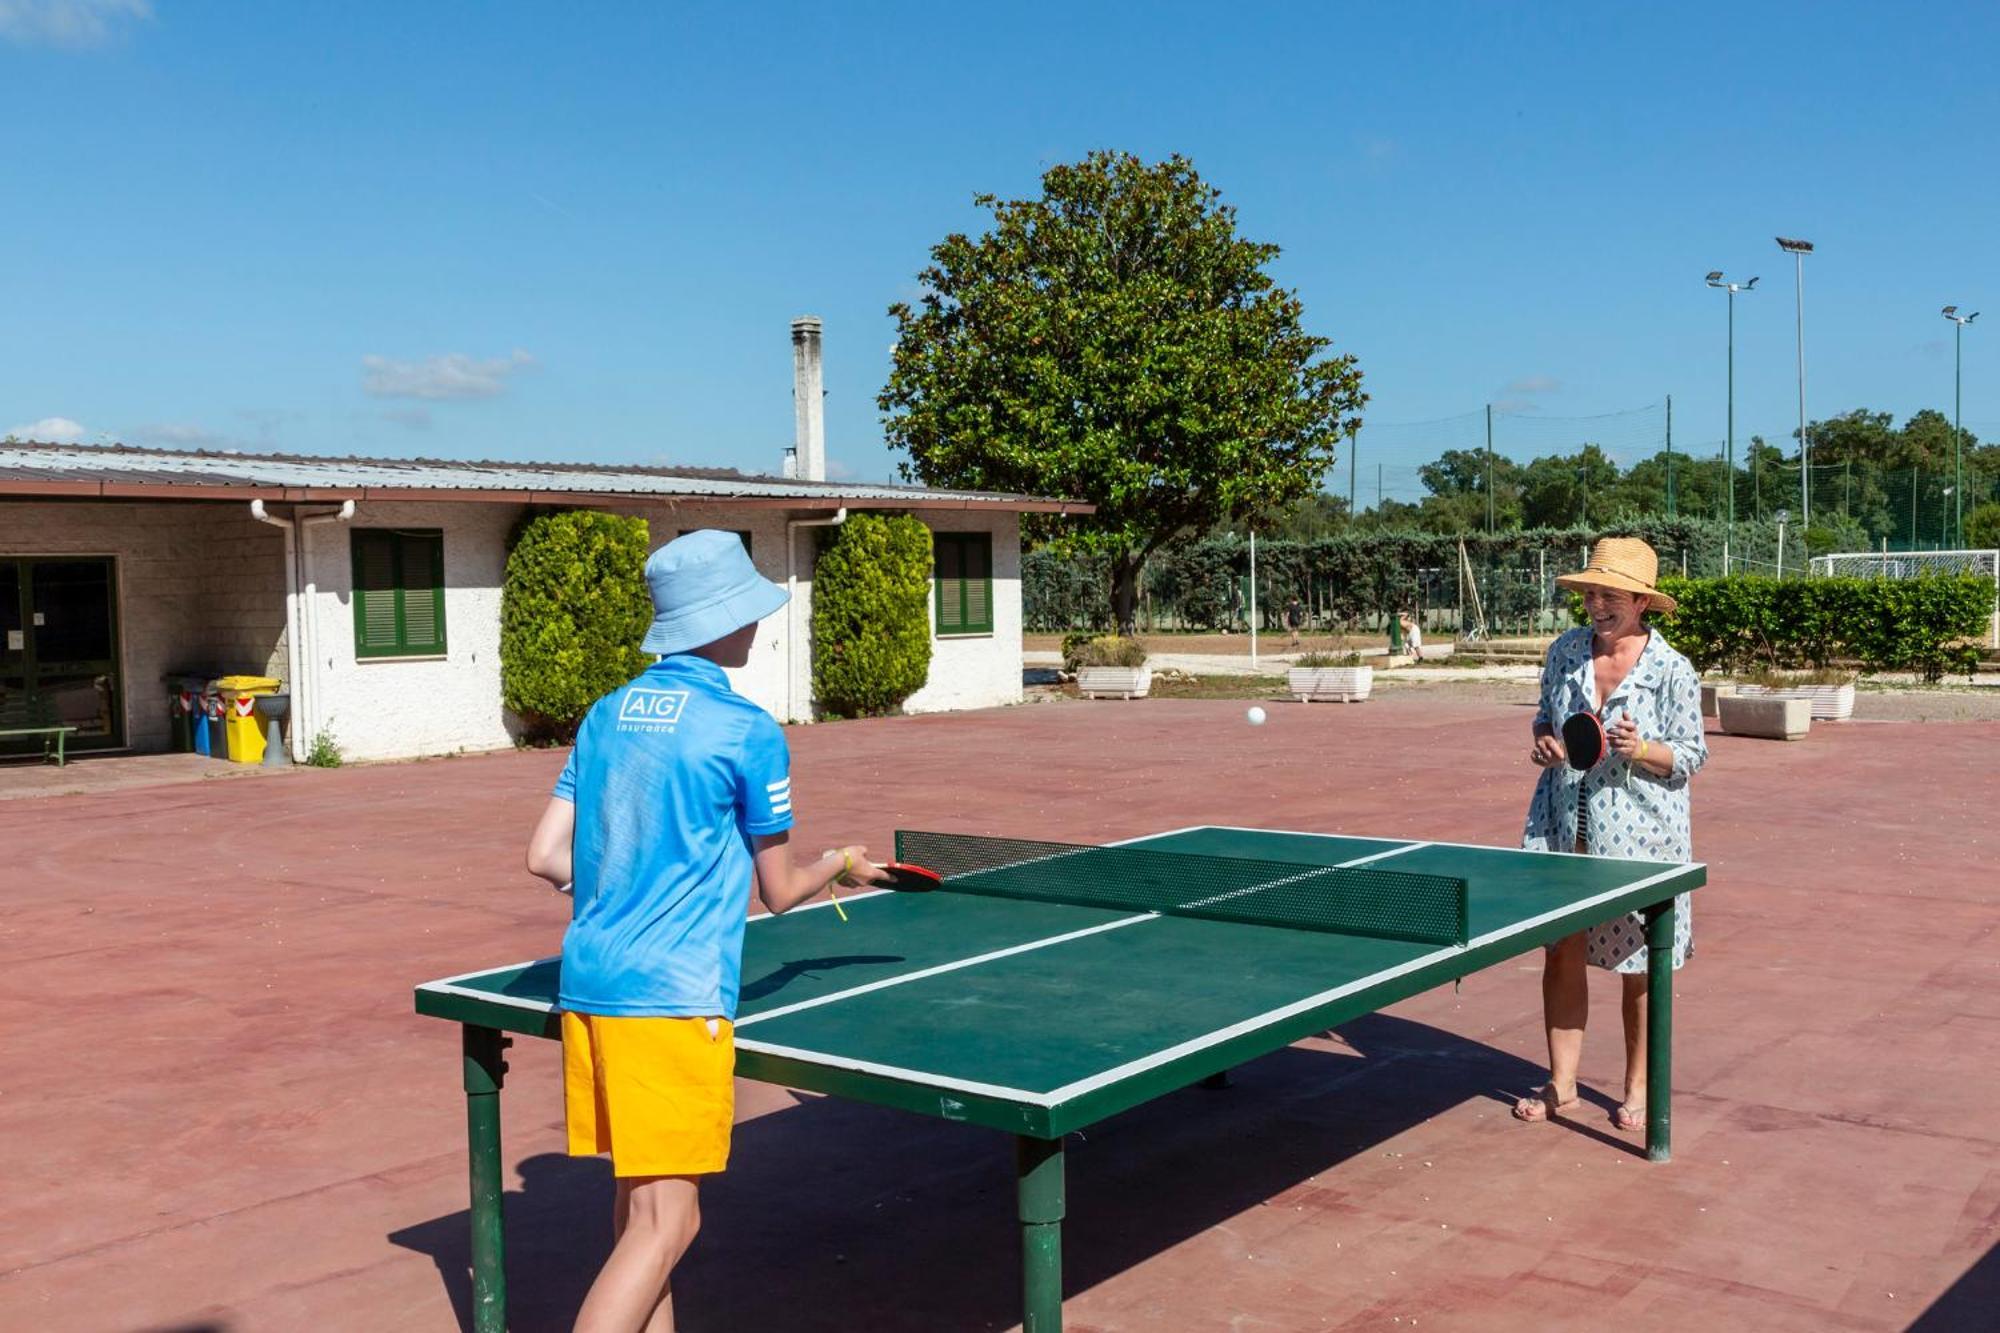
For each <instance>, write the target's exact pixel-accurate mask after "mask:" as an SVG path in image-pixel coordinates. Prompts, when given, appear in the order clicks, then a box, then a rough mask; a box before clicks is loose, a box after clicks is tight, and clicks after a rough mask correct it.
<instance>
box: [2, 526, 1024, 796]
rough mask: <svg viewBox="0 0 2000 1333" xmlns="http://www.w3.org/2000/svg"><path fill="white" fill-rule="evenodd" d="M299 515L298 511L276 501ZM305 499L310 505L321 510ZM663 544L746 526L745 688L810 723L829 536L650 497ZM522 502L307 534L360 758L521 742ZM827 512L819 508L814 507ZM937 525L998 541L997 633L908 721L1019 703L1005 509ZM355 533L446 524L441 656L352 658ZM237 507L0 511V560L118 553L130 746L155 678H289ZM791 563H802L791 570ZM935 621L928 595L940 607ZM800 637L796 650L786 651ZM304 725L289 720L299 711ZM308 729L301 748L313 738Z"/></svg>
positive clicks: (322, 655) (265, 547) (275, 544)
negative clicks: (211, 673) (508, 627)
mask: <svg viewBox="0 0 2000 1333" xmlns="http://www.w3.org/2000/svg"><path fill="white" fill-rule="evenodd" d="M272 508H273V512H274V513H277V514H280V515H282V516H290V515H291V514H292V508H291V507H290V506H273V507H272ZM326 508H327V507H326V506H317V505H314V506H305V507H303V510H304V512H309V513H318V512H325V510H326ZM629 512H632V513H635V514H638V515H640V516H642V517H644V518H645V519H646V520H647V521H648V525H649V528H650V532H651V540H652V544H653V546H654V547H656V548H657V547H659V546H661V545H664V544H665V543H666V542H668V541H671V540H673V538H674V537H676V536H678V535H680V533H682V532H684V531H689V530H692V529H694V528H701V527H715V528H725V529H730V530H735V531H745V532H748V533H749V534H750V545H751V558H752V560H753V562H754V563H755V564H756V566H757V568H758V570H759V571H760V572H761V573H762V574H763V575H764V576H765V577H766V578H769V579H771V580H772V581H773V582H775V583H777V584H779V585H781V586H784V585H785V584H786V583H787V579H788V575H790V574H792V573H794V572H795V573H796V577H795V579H794V580H793V586H794V589H795V595H794V597H793V600H792V603H791V604H790V605H789V606H788V607H786V608H785V609H784V610H782V611H780V612H779V613H778V614H777V615H775V616H773V617H772V618H771V619H770V620H768V621H766V622H765V623H764V626H763V628H762V629H760V631H759V633H758V635H757V639H756V642H755V645H754V646H753V648H752V650H751V656H750V661H749V663H748V664H747V665H746V666H744V667H742V668H740V669H736V670H733V671H731V672H730V676H731V680H732V683H733V684H734V686H735V688H736V689H737V690H738V691H739V692H740V693H742V694H743V695H744V696H745V697H747V698H749V699H752V700H754V701H755V702H757V703H758V704H759V705H761V706H762V707H764V708H766V709H768V710H769V711H770V712H771V713H772V714H773V715H774V716H776V717H778V718H779V719H780V720H783V721H809V720H811V689H812V675H811V670H812V666H811V656H810V646H809V645H810V627H811V621H812V580H811V566H812V559H813V552H814V550H815V549H816V542H817V540H818V538H819V537H820V536H821V535H822V531H823V530H820V529H815V528H810V527H808V528H800V529H799V530H798V531H797V533H796V537H795V540H791V541H790V544H792V545H794V546H795V550H794V551H790V552H788V549H787V547H788V531H787V517H788V516H787V515H786V513H784V512H783V511H774V510H753V509H738V508H732V507H728V506H712V505H711V506H701V505H685V504H683V505H665V504H660V505H646V506H636V507H634V508H633V509H632V510H630V511H629ZM520 514H521V508H520V506H517V505H511V504H507V505H488V504H477V503H443V504H415V503H400V502H369V503H364V504H361V505H359V506H358V507H357V510H356V513H355V516H354V519H353V520H352V522H351V523H326V524H317V525H314V526H311V527H308V528H306V529H305V530H304V535H303V539H302V547H303V555H304V561H303V566H302V569H301V579H302V581H304V582H308V583H310V584H311V585H312V591H311V595H310V596H309V598H307V599H306V600H305V601H304V602H302V604H301V614H302V616H305V617H309V623H306V624H305V625H304V628H303V630H302V633H301V640H302V642H303V643H304V644H305V646H306V648H307V650H308V651H309V654H310V659H311V660H310V663H309V669H307V670H305V671H304V672H303V674H305V675H306V677H307V680H308V682H309V683H310V684H311V686H312V688H313V689H314V690H315V691H316V695H317V702H316V704H314V705H312V706H311V708H312V716H311V719H310V721H315V722H317V724H318V725H319V726H322V727H324V728H325V729H327V730H328V731H329V732H330V733H331V734H332V736H333V738H334V739H335V740H336V741H337V742H338V743H339V745H340V747H341V750H342V752H343V753H344V754H345V755H346V756H347V757H348V758H351V759H386V758H401V757H410V756H417V755H427V754H444V753H452V752H456V751H460V750H481V749H493V748H500V747H505V746H508V745H511V744H512V743H513V739H514V726H515V724H514V721H513V719H512V718H511V717H509V716H508V715H507V714H506V712H505V710H504V709H503V708H502V707H501V706H500V652H499V644H500V595H501V584H502V580H503V576H504V574H505V568H506V538H507V533H508V531H509V530H510V529H511V527H512V526H513V524H514V523H515V521H516V520H517V519H518V518H519V517H520ZM814 517H824V515H814ZM921 517H923V518H924V520H925V521H926V522H927V523H928V524H930V526H932V527H933V528H934V529H936V530H939V531H985V532H988V533H990V534H991V535H992V538H993V615H994V631H993V633H992V634H991V635H979V636H968V637H960V638H949V639H942V640H937V641H936V642H935V646H934V650H933V656H932V664H931V673H930V679H929V681H928V682H927V683H926V684H925V686H924V687H923V689H922V690H920V691H919V692H918V693H917V694H916V695H914V696H912V698H911V699H910V700H909V703H908V705H907V707H908V709H909V711H911V712H936V711H942V710H947V709H961V708H981V707H992V706H995V705H1000V704H1009V703H1017V702H1019V701H1020V698H1021V583H1020V538H1019V524H1018V521H1017V519H1016V517H1015V516H1014V515H1012V514H981V513H977V512H968V511H958V510H947V511H936V512H930V513H924V514H922V515H921ZM354 527H409V528H425V529H438V530H440V531H442V533H443V535H444V560H445V633H446V643H447V651H446V653H445V654H444V655H443V656H442V657H439V658H434V659H395V660H381V659H376V660H359V659H357V658H356V657H355V655H354V606H353V595H352V593H353V588H352V583H353V564H352V555H351V544H350V543H351V538H350V536H349V534H350V531H351V529H352V528H354ZM288 540H289V538H288V537H287V535H286V534H285V533H284V532H283V531H281V530H280V529H278V528H275V527H272V526H270V525H268V524H262V523H258V522H257V521H256V520H254V519H252V518H251V517H250V515H249V507H248V505H247V504H245V503H242V502H217V503H188V502H173V503H167V502H161V503H154V502H56V501H38V500H21V501H11V500H10V501H0V554H5V555H108V556H111V557H113V558H114V560H115V561H116V564H115V570H116V578H117V586H118V606H119V622H120V623H119V644H120V653H121V670H122V678H123V686H124V689H123V694H122V706H123V712H124V716H125V729H126V738H127V743H128V744H129V745H130V746H131V747H132V748H134V749H141V750H159V749H164V748H166V746H167V743H168V734H169V733H168V726H169V724H168V718H167V710H166V706H165V702H164V700H165V687H164V685H163V684H162V683H161V680H160V677H161V675H162V673H164V672H166V671H168V670H177V669H182V668H187V667H193V666H201V667H203V668H208V667H215V668H220V669H222V670H226V671H231V672H249V673H252V674H261V675H269V676H275V677H278V678H280V679H286V682H287V687H288V688H294V683H293V682H291V681H290V680H289V679H288V677H289V675H290V666H289V655H288V644H287V638H286V616H285V598H286V591H287V590H286V579H285V543H286V542H287V541H288ZM788 556H794V557H795V559H796V570H795V571H794V570H793V569H792V568H791V567H790V564H789V562H788ZM932 605H933V614H935V602H934V601H933V603H932ZM794 636H796V639H797V642H798V645H799V647H798V650H797V651H796V652H793V651H791V647H790V646H791V643H792V641H793V638H794ZM295 716H296V714H295ZM309 733H310V728H309V729H308V734H307V736H306V739H307V740H308V741H309V740H310V734H309Z"/></svg>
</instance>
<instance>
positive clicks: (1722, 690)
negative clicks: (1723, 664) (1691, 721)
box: [1701, 680, 1736, 717]
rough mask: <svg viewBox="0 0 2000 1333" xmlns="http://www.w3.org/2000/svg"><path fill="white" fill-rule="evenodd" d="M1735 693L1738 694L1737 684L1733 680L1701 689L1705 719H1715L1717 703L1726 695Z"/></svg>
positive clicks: (1702, 713)
mask: <svg viewBox="0 0 2000 1333" xmlns="http://www.w3.org/2000/svg"><path fill="white" fill-rule="evenodd" d="M1734 693H1736V682H1735V681H1733V680H1723V681H1717V682H1716V683H1715V684H1713V685H1703V686H1702V687H1701V715H1702V716H1703V717H1714V716H1715V715H1716V712H1715V701H1716V700H1717V699H1720V698H1721V697H1722V696H1724V695H1726V694H1734Z"/></svg>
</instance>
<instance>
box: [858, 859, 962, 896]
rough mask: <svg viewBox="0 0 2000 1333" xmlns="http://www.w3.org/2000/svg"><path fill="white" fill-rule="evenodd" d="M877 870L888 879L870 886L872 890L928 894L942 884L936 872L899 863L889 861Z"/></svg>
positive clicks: (942, 880) (941, 878)
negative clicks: (884, 873) (883, 873)
mask: <svg viewBox="0 0 2000 1333" xmlns="http://www.w3.org/2000/svg"><path fill="white" fill-rule="evenodd" d="M879 868H880V869H881V870H883V871H885V872H887V874H888V878H887V879H881V880H877V881H876V882H875V883H874V884H873V885H871V886H870V887H872V888H877V889H893V890H894V891H895V892H897V893H929V892H930V891H931V890H932V889H935V888H937V887H938V886H939V885H940V884H942V883H944V876H942V875H940V874H938V872H937V871H935V870H926V869H925V868H924V867H922V866H913V865H906V864H904V863H903V862H901V861H890V862H888V863H887V864H885V865H883V866H881V867H879Z"/></svg>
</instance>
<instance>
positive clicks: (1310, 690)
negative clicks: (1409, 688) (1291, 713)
mask: <svg viewBox="0 0 2000 1333" xmlns="http://www.w3.org/2000/svg"><path fill="white" fill-rule="evenodd" d="M1285 683H1286V685H1287V687H1289V688H1290V690H1291V692H1292V697H1293V698H1294V699H1297V700H1298V701H1299V702H1300V703H1308V704H1309V703H1342V704H1358V703H1360V702H1361V701H1362V700H1363V699H1366V698H1367V697H1368V692H1369V691H1370V690H1372V689H1374V688H1375V668H1374V667H1372V666H1358V667H1293V668H1292V669H1291V670H1290V671H1288V672H1286V673H1285Z"/></svg>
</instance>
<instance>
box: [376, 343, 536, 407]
mask: <svg viewBox="0 0 2000 1333" xmlns="http://www.w3.org/2000/svg"><path fill="white" fill-rule="evenodd" d="M534 364H535V358H534V357H532V356H530V355H529V354H528V353H526V352H522V351H518V350H517V351H514V352H511V353H509V354H508V355H506V356H496V357H489V358H487V359H485V360H480V359H478V358H476V357H470V356H467V355H465V354H464V353H463V352H452V353H450V354H449V355H446V356H434V357H430V358H429V359H427V360H424V361H395V360H392V359H390V358H389V357H386V356H364V357H362V358H361V367H362V371H363V374H362V376H361V387H362V388H363V389H366V390H367V391H368V392H369V393H371V394H374V395H375V396H376V397H377V398H432V399H438V398H497V397H498V396H499V395H500V394H502V393H504V392H506V389H507V380H508V378H509V377H510V376H512V375H516V374H519V373H520V372H521V371H523V370H526V369H528V368H529V367H531V366H533V365H534Z"/></svg>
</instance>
